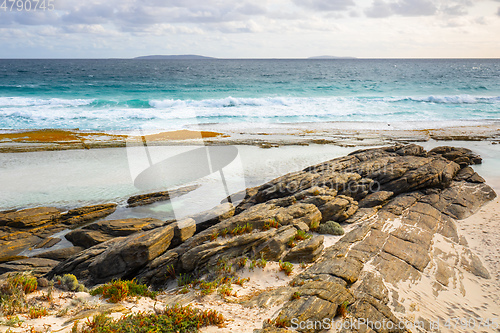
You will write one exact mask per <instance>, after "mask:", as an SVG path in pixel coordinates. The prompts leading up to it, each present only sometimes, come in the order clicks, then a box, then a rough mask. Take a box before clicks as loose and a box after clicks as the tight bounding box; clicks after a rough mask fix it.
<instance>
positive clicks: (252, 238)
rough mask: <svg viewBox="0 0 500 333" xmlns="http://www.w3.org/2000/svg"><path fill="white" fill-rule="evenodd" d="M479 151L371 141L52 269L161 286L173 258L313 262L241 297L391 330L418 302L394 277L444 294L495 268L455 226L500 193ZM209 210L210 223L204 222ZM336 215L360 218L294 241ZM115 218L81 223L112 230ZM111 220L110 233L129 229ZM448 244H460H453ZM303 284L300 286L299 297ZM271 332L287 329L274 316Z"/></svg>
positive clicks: (199, 264) (184, 262) (181, 265)
mask: <svg viewBox="0 0 500 333" xmlns="http://www.w3.org/2000/svg"><path fill="white" fill-rule="evenodd" d="M480 162H481V160H480V158H479V157H478V156H477V155H475V154H474V153H473V152H471V151H468V150H462V149H455V148H451V147H445V148H436V149H433V150H431V151H430V152H426V151H425V150H424V149H423V148H422V147H420V146H417V145H413V144H412V145H405V146H403V145H395V146H391V147H385V148H377V149H367V150H360V151H357V152H354V153H352V154H350V155H348V156H345V157H341V158H336V159H333V160H331V161H327V162H324V163H321V164H318V165H314V166H311V167H308V168H306V169H304V170H302V171H298V172H293V173H290V174H287V175H284V176H282V177H279V178H277V179H274V180H272V181H270V182H268V183H266V184H264V185H262V186H259V187H256V188H253V189H250V190H249V191H247V193H246V197H245V199H244V200H243V201H242V202H241V203H240V204H239V205H238V206H237V207H236V208H235V209H234V211H233V207H232V206H231V204H230V203H225V204H223V206H220V207H217V208H216V209H214V210H213V212H212V213H213V214H212V215H210V216H213V217H210V218H207V217H206V216H209V215H203V214H199V215H197V216H193V217H191V218H190V219H186V221H184V222H182V221H177V222H175V221H173V222H166V224H165V225H162V226H156V227H155V229H152V230H148V231H144V229H142V230H141V231H138V232H135V233H132V234H131V235H129V236H123V237H116V236H115V238H112V239H109V240H106V241H105V242H103V243H100V244H97V245H94V246H92V247H90V248H88V249H86V250H84V251H82V252H80V253H78V254H76V255H74V256H71V257H70V258H68V259H66V260H65V261H64V262H62V263H60V264H59V265H58V266H56V267H55V268H54V269H53V270H52V271H51V272H50V273H49V274H48V276H49V277H50V276H51V275H54V274H64V273H72V274H75V275H76V276H77V277H78V279H79V280H83V281H86V282H87V283H88V284H91V285H92V284H96V283H101V282H104V281H108V280H110V279H113V278H120V277H121V278H125V277H128V278H131V277H135V278H137V279H139V280H141V281H142V282H145V283H148V284H150V285H152V286H154V287H162V286H164V285H165V284H166V283H167V282H168V279H169V277H168V274H166V272H167V271H169V270H171V269H172V268H173V269H174V270H175V272H176V273H203V272H206V271H207V270H208V271H210V270H211V268H212V267H214V266H215V265H217V263H219V262H220V260H224V262H227V263H229V264H231V263H234V262H236V261H237V260H238V259H239V258H240V257H247V258H251V259H257V258H263V259H268V260H276V261H277V260H283V261H295V262H304V261H309V262H313V263H312V265H310V266H309V267H307V268H306V269H305V270H304V271H303V272H301V273H300V274H298V275H297V276H295V277H294V278H293V280H292V282H291V284H290V285H289V286H285V287H281V288H277V289H274V290H265V291H263V292H261V293H259V294H255V295H253V296H248V297H246V299H245V300H242V301H241V304H242V305H244V306H260V307H275V308H276V309H278V310H277V312H276V313H274V314H273V316H272V318H277V317H279V318H298V320H299V321H308V320H309V321H321V320H323V319H324V318H337V319H339V316H340V317H341V315H342V313H343V312H344V313H345V311H346V308H347V307H348V308H349V316H351V317H353V318H355V319H356V318H358V319H359V318H363V319H366V320H370V321H373V322H375V321H379V322H392V323H393V324H394V327H397V329H394V330H385V331H391V332H404V331H406V329H404V328H400V318H401V317H402V316H401V312H402V311H404V309H405V306H407V305H405V304H403V303H399V301H398V299H397V297H395V296H394V295H395V292H397V290H396V287H395V286H398V285H401V284H402V282H406V281H419V280H422V279H423V278H425V279H430V284H429V288H432V289H433V291H432V292H434V293H439V292H440V291H441V290H443V288H448V287H449V286H451V285H460V283H461V279H463V274H464V272H468V273H467V274H474V275H476V276H477V277H479V278H481V279H488V278H490V274H489V272H488V270H487V269H486V268H485V267H484V266H483V265H482V263H481V261H480V259H479V257H477V256H476V255H474V253H472V252H471V251H470V250H469V249H468V247H467V245H466V243H465V242H464V241H463V240H461V239H460V237H459V234H458V232H457V227H456V220H457V219H462V218H465V217H467V216H469V215H471V214H473V213H474V212H475V211H476V210H477V209H478V208H479V207H481V206H482V205H483V204H485V203H486V202H488V201H489V200H491V199H493V198H494V197H495V196H496V194H495V193H494V191H493V190H492V189H491V188H490V187H489V186H488V185H486V184H485V183H484V181H482V179H481V178H480V176H479V175H477V174H475V172H474V171H473V170H472V169H471V168H469V167H468V166H469V165H470V164H474V163H480ZM224 205H226V206H224ZM226 212H228V213H227V214H226ZM202 219H205V221H210V222H209V223H208V224H207V225H206V226H203V228H200V229H199V230H197V232H196V233H195V229H196V222H199V221H201V220H202ZM181 222H182V223H181ZM334 223H341V224H349V226H348V228H347V227H346V230H348V232H346V234H345V235H344V236H342V238H340V240H338V241H337V242H336V243H335V244H334V245H332V246H330V247H328V248H326V249H325V248H324V247H325V242H324V240H325V236H321V235H320V236H317V235H316V236H315V237H312V238H307V237H303V238H305V239H304V240H302V241H300V242H296V243H295V239H296V236H297V235H302V236H303V234H302V232H300V233H299V232H298V230H301V231H304V232H307V231H308V230H310V229H312V230H323V229H326V228H327V227H328V226H333V225H334V226H336V225H335V224H334ZM326 224H329V225H326ZM104 225H105V223H104V222H103V223H101V224H100V225H98V226H93V227H91V228H90V229H89V228H87V227H86V228H83V229H82V230H87V231H88V232H90V231H92V232H97V231H99V232H101V233H102V232H103V230H104V229H103V228H104ZM321 226H325V227H321ZM108 227H109V228H110V229H106V230H108V231H107V232H109V230H115V231H116V230H118V229H116V228H115V227H110V226H108ZM113 228H115V229H113ZM115 231H113V232H115ZM330 244H331V243H330ZM443 244H444V245H443ZM445 246H449V247H451V248H453V249H454V250H453V252H450V253H446V252H445V251H444V250H443V249H442V248H441V247H445ZM451 263H456V265H454V264H451ZM295 293H297V295H300V297H291V296H292V295H294V294H295ZM186 297H192V295H188V296H186ZM182 300H183V299H182V296H180V295H178V297H177V296H176V301H179V302H182ZM389 302H390V303H389ZM401 309H402V310H401ZM263 331H266V332H267V331H268V332H274V331H279V330H278V329H275V328H273V327H270V323H269V322H267V321H266V322H265V323H263ZM285 331H286V330H285ZM299 331H304V332H313V331H319V330H317V329H314V328H311V329H309V328H304V329H299ZM361 331H363V332H372V331H373V330H371V329H370V328H368V327H364V328H362V329H361ZM375 331H378V332H383V331H384V330H379V329H376V330H375Z"/></svg>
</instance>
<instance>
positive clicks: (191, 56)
mask: <svg viewBox="0 0 500 333" xmlns="http://www.w3.org/2000/svg"><path fill="white" fill-rule="evenodd" d="M134 59H187V60H195V59H216V58H212V57H204V56H200V55H195V54H179V55H148V56H142V57H135V58H134Z"/></svg>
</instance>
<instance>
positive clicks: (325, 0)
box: [293, 0, 354, 11]
mask: <svg viewBox="0 0 500 333" xmlns="http://www.w3.org/2000/svg"><path fill="white" fill-rule="evenodd" d="M293 2H294V3H295V4H296V5H297V6H300V7H305V8H309V9H312V10H319V11H342V10H347V9H349V7H351V6H354V1H353V0H293Z"/></svg>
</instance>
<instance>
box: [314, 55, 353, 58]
mask: <svg viewBox="0 0 500 333" xmlns="http://www.w3.org/2000/svg"><path fill="white" fill-rule="evenodd" d="M307 59H357V58H356V57H335V56H329V55H323V56H316V57H309V58H307Z"/></svg>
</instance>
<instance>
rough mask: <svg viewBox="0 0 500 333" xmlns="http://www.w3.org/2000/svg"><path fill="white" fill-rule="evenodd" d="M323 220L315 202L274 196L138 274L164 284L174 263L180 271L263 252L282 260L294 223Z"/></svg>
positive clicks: (286, 251)
mask: <svg viewBox="0 0 500 333" xmlns="http://www.w3.org/2000/svg"><path fill="white" fill-rule="evenodd" d="M320 221H321V212H320V211H319V210H318V208H317V207H316V206H314V205H313V204H306V203H299V202H297V200H296V199H295V198H293V197H292V198H288V199H285V200H279V199H278V200H270V201H269V202H267V203H263V204H259V205H255V206H253V207H251V208H249V209H247V210H245V211H243V212H241V213H240V214H238V215H235V216H233V217H230V218H228V219H225V220H223V221H222V222H220V223H218V224H216V225H214V226H212V227H210V228H208V229H206V230H204V231H202V232H200V233H198V234H196V235H194V236H193V237H191V238H189V239H188V240H187V241H185V242H184V243H182V244H181V245H180V246H178V247H176V248H173V249H171V250H168V251H167V252H165V253H164V254H163V255H161V256H160V257H158V258H156V259H155V260H153V261H152V262H150V263H148V265H146V266H145V267H144V268H143V269H142V270H141V272H140V273H139V274H138V278H139V279H141V280H142V281H145V282H148V283H150V284H153V285H155V286H160V285H162V284H163V283H165V282H166V281H167V279H168V277H167V276H165V273H164V272H165V270H166V269H167V267H169V266H174V267H175V270H176V272H191V271H193V270H199V269H201V270H203V269H206V268H207V267H210V266H213V265H215V264H216V263H217V261H218V259H219V258H226V259H235V258H237V257H240V256H247V257H258V258H260V256H261V255H262V256H264V257H265V258H268V259H273V260H279V259H281V258H283V257H284V256H285V255H286V254H287V253H288V251H289V247H288V246H287V245H286V243H287V242H288V241H289V239H290V238H291V237H293V236H294V235H295V233H296V232H297V228H295V226H294V225H300V224H303V225H305V226H307V227H310V226H311V225H315V224H318V223H319V222H320ZM273 226H274V227H273ZM239 228H245V229H246V231H245V232H244V233H243V234H237V233H238V232H237V230H238V229H239ZM250 230H251V231H250ZM231 233H234V235H231ZM223 235H225V236H223ZM319 243H322V242H317V243H314V244H317V246H316V247H315V246H312V245H311V246H308V247H306V248H305V249H303V250H304V251H307V250H311V251H312V252H314V251H317V248H318V247H321V245H322V244H319ZM303 253H304V252H303ZM316 255H317V252H314V255H312V256H311V258H313V257H315V256H316Z"/></svg>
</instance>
